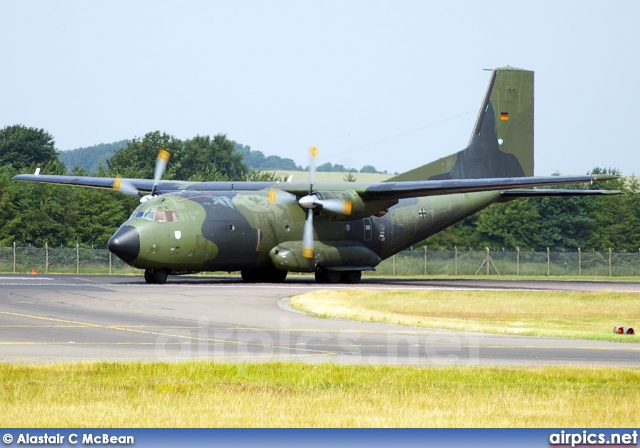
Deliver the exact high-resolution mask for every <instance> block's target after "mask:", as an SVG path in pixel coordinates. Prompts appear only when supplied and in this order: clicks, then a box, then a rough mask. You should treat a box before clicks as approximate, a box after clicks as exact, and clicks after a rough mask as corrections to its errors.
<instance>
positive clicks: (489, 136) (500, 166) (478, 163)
mask: <svg viewBox="0 0 640 448" xmlns="http://www.w3.org/2000/svg"><path fill="white" fill-rule="evenodd" d="M533 101H534V94H533V72H532V71H529V70H522V69H518V68H513V67H503V68H497V69H495V70H493V73H492V76H491V80H490V81H489V87H488V88H487V92H486V94H485V96H484V99H483V101H482V105H481V108H480V112H479V113H478V118H477V119H476V123H475V125H474V128H473V133H472V134H471V139H470V140H469V145H468V146H467V147H466V148H465V149H463V150H462V151H459V152H457V153H456V154H451V155H449V156H446V157H443V158H441V159H438V160H436V161H434V162H431V163H428V164H426V165H423V166H421V167H419V168H415V169H413V170H410V171H407V172H406V173H403V174H400V175H398V176H395V177H392V178H391V179H388V181H389V182H396V181H410V180H428V179H434V180H436V179H486V178H497V177H523V176H533V163H534V162H533Z"/></svg>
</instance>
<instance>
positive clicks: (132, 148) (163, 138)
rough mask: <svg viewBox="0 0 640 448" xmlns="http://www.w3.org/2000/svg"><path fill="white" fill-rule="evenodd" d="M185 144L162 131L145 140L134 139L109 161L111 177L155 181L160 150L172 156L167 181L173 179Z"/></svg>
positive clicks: (152, 133) (150, 133)
mask: <svg viewBox="0 0 640 448" xmlns="http://www.w3.org/2000/svg"><path fill="white" fill-rule="evenodd" d="M183 145H184V144H183V142H182V141H181V140H179V139H177V138H175V137H173V136H171V135H168V134H165V133H161V132H160V131H155V132H149V133H148V134H146V135H145V136H144V137H143V138H134V139H133V140H132V141H131V142H129V144H128V145H127V146H126V147H125V148H122V149H120V150H118V151H116V152H115V153H114V154H113V155H112V156H111V157H110V158H109V159H107V169H108V173H109V175H110V177H115V176H118V175H120V176H123V177H129V178H138V179H153V171H154V169H155V166H156V162H155V160H156V156H157V155H158V150H159V149H165V150H167V151H169V153H170V154H171V160H170V162H169V166H168V167H167V171H166V173H165V175H164V178H165V179H173V178H174V177H173V176H174V173H175V172H176V171H179V169H180V163H179V161H180V159H181V155H182V151H183Z"/></svg>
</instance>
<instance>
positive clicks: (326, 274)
mask: <svg viewBox="0 0 640 448" xmlns="http://www.w3.org/2000/svg"><path fill="white" fill-rule="evenodd" d="M340 280H342V272H340V271H329V270H327V269H322V268H320V269H318V270H317V271H316V281H317V282H318V283H340Z"/></svg>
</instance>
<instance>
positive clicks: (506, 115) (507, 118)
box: [500, 112, 509, 121]
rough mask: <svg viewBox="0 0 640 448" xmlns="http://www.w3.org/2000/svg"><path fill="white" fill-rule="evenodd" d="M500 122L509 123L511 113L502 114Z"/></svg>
mask: <svg viewBox="0 0 640 448" xmlns="http://www.w3.org/2000/svg"><path fill="white" fill-rule="evenodd" d="M500 120H502V121H508V120H509V112H500Z"/></svg>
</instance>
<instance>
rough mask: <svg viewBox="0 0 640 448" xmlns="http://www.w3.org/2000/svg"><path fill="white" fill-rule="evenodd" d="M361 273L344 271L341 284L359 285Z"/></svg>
mask: <svg viewBox="0 0 640 448" xmlns="http://www.w3.org/2000/svg"><path fill="white" fill-rule="evenodd" d="M361 278H362V271H346V272H343V273H342V283H350V284H354V283H360V279H361Z"/></svg>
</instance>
